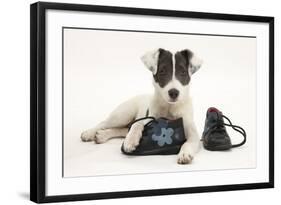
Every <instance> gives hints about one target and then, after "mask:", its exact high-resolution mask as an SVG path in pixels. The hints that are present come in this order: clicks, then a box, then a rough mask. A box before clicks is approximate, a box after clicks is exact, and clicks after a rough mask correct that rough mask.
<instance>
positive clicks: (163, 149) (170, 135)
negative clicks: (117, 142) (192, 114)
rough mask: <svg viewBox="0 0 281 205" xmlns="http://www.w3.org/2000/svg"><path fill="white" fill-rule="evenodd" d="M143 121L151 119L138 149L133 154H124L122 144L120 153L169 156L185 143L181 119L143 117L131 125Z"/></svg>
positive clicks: (145, 127)
mask: <svg viewBox="0 0 281 205" xmlns="http://www.w3.org/2000/svg"><path fill="white" fill-rule="evenodd" d="M144 119H151V121H150V122H148V123H147V124H146V125H145V126H144V130H143V132H142V138H141V140H140V143H139V145H138V147H137V148H136V149H135V150H134V151H133V152H126V151H125V150H124V147H123V144H122V147H121V151H122V152H123V153H124V154H127V155H171V154H177V153H178V152H179V151H180V148H181V145H182V144H183V143H184V142H185V141H186V138H185V135H184V129H183V124H182V118H179V119H177V120H168V119H165V118H159V119H155V118H154V117H144V118H140V119H137V120H135V121H134V122H133V123H135V122H138V121H140V120H144ZM133 123H132V124H133ZM132 124H131V125H132ZM129 129H130V128H129Z"/></svg>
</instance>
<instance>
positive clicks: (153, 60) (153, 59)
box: [141, 49, 160, 75]
mask: <svg viewBox="0 0 281 205" xmlns="http://www.w3.org/2000/svg"><path fill="white" fill-rule="evenodd" d="M159 53H160V49H156V50H153V51H149V52H147V53H145V54H144V55H143V56H142V57H141V60H142V62H143V63H144V65H145V66H146V67H147V68H148V69H149V70H150V71H151V72H152V73H153V75H155V74H156V73H157V64H158V57H159Z"/></svg>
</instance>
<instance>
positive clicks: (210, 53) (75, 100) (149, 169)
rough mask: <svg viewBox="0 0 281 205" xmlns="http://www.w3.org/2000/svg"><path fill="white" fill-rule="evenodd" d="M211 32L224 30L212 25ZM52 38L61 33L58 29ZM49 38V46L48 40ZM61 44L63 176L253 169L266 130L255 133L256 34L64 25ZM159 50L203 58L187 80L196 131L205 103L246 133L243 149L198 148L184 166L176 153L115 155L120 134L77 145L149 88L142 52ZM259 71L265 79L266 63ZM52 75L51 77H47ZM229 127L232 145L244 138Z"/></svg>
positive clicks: (149, 77)
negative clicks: (88, 131) (83, 135)
mask: <svg viewBox="0 0 281 205" xmlns="http://www.w3.org/2000/svg"><path fill="white" fill-rule="evenodd" d="M115 18H116V17H115ZM55 19H56V21H58V18H55ZM127 19H128V18H127ZM133 21H134V22H135V21H136V19H135V18H134V19H133ZM49 22H51V20H49ZM91 22H94V20H92V21H91ZM126 22H128V20H127V21H126ZM70 23H71V21H70ZM165 23H166V24H168V23H167V20H166V21H165ZM50 24H51V23H50ZM128 24H130V23H129V22H128ZM147 24H148V23H145V26H146V25H147ZM178 24H179V23H178ZM209 24H210V22H209V23H208V25H209ZM65 25H67V24H65ZM157 25H159V23H158V24H157ZM169 25H170V24H169ZM113 26H117V25H116V24H114V25H113ZM250 26H251V25H250ZM159 27H160V26H159ZM170 27H171V26H170ZM179 27H180V28H182V27H183V26H179ZM186 27H187V28H188V29H189V30H192V31H193V28H190V26H188V25H187V26H186ZM199 27H200V28H201V27H203V26H199ZM213 27H215V26H213ZM232 27H233V26H232ZM238 27H239V25H238ZM177 28H178V27H177ZM251 28H252V29H251V32H253V30H254V28H253V27H251ZM143 29H146V27H143ZM155 29H158V28H155ZM169 29H175V28H169ZM206 29H207V32H208V28H206ZM265 29H267V28H265ZM168 31H169V30H168ZM182 32H184V31H182ZM216 32H221V30H219V28H218V27H217V28H216ZM222 32H225V30H222ZM245 33H247V32H245ZM57 35H58V36H60V35H61V30H59V32H58V34H57ZM258 39H262V38H259V37H258ZM48 42H49V43H50V45H52V42H51V40H49V41H48ZM64 42H65V48H64V157H65V158H64V160H65V161H64V164H65V166H64V171H65V173H64V176H66V177H77V176H96V175H109V174H110V175H118V174H127V173H128V174H136V173H153V172H176V171H193V170H213V169H216V170H218V169H239V168H256V139H264V135H263V134H262V135H259V136H260V137H258V136H257V135H256V119H257V117H256V116H257V114H256V110H257V106H256V102H257V100H256V83H257V81H256V78H257V70H258V69H257V68H256V62H257V57H256V54H257V53H256V44H258V45H259V46H261V45H260V44H261V42H258V41H257V39H256V38H245V37H244V38H242V37H222V36H206V35H204V36H202V35H183V34H159V33H157V34H155V33H140V32H120V31H119V32H118V31H97V30H84V29H82V30H81V29H65V30H64ZM158 47H163V48H165V49H168V50H172V51H174V50H183V49H186V48H188V49H191V50H192V51H193V52H195V54H196V53H197V55H198V56H199V57H200V58H202V59H203V61H204V63H203V65H202V68H201V69H200V70H199V71H198V72H197V73H196V74H195V75H193V76H192V81H191V96H192V98H193V104H194V116H195V124H196V126H197V129H198V132H199V133H200V134H201V133H202V131H203V129H204V127H203V126H204V122H205V116H206V110H207V108H208V107H210V106H215V107H217V108H218V109H221V110H222V111H223V112H224V114H225V115H226V116H228V117H230V119H231V120H232V122H233V123H234V124H237V123H238V124H239V125H240V126H242V127H243V128H244V129H245V130H246V132H247V143H246V144H245V145H244V146H243V147H240V148H237V149H233V150H231V151H230V152H208V151H206V150H204V149H202V150H201V151H200V152H199V154H198V155H197V156H196V157H195V160H194V161H193V163H192V164H190V165H187V166H181V165H178V164H177V163H176V157H177V156H176V155H174V156H165V157H163V156H150V157H147V156H145V157H136V158H130V157H129V158H128V157H126V156H124V155H123V154H121V152H120V144H121V143H122V140H121V139H116V140H110V141H109V142H107V143H105V144H103V145H96V144H94V143H84V142H81V140H80V134H81V132H82V131H83V130H86V129H89V128H92V127H93V126H95V125H96V124H98V123H99V122H100V121H102V120H104V119H105V118H106V117H107V115H108V114H109V113H110V112H111V111H112V110H113V109H115V108H116V107H117V105H119V104H120V103H122V102H123V101H125V100H128V99H129V98H132V97H133V96H135V95H140V94H144V93H145V94H146V93H150V94H151V93H153V90H154V88H153V85H152V73H151V72H150V71H149V70H148V69H146V67H145V65H144V64H143V63H142V62H141V60H140V57H141V56H142V55H144V53H145V52H147V51H150V50H152V49H156V48H158ZM53 50H54V49H50V52H51V53H54V52H53ZM262 51H263V50H262ZM51 55H52V54H51ZM54 55H55V56H57V55H56V54H54ZM259 56H261V54H260V55H259ZM263 56H264V55H263ZM50 59H51V57H50ZM260 59H261V58H260ZM50 64H51V63H50ZM50 64H49V65H50ZM57 64H58V65H59V66H58V67H56V66H55V65H53V64H52V65H50V66H49V69H54V70H58V72H60V73H61V71H60V70H61V63H60V62H59V63H57ZM258 64H259V65H260V62H259V63H258ZM267 64H268V63H266V64H265V66H266V65H267ZM260 68H262V69H260V70H261V71H262V72H260V73H262V74H263V76H264V75H265V74H264V69H263V68H264V66H260ZM50 73H51V72H50ZM53 78H54V76H53V75H51V76H50V77H49V78H48V79H53ZM51 83H52V82H50V83H49V84H51ZM259 84H262V83H261V82H260V81H259ZM266 85H267V82H266V83H265V86H266ZM265 86H263V87H265ZM57 89H58V88H57V87H56V90H57ZM259 93H260V96H264V94H261V91H260V92H259ZM50 95H52V92H51V91H50ZM60 99H61V98H59V99H57V101H59V105H61V103H60ZM238 99H239V100H238ZM263 99H264V97H263ZM50 100H51V101H52V102H53V101H56V99H54V100H52V99H50ZM234 102H235V103H234ZM264 106H265V105H264V104H263V105H262V107H264ZM260 116H261V114H260ZM262 118H263V117H262ZM51 121H53V120H51ZM258 127H261V126H258ZM228 132H229V134H230V135H231V138H232V140H233V143H234V144H235V143H238V142H241V140H242V136H241V135H239V134H237V133H235V132H233V130H231V129H229V130H228ZM60 133H61V131H59V136H60ZM258 133H260V132H258ZM266 134H267V133H266ZM52 135H54V136H58V135H56V134H52ZM56 138H57V137H56ZM260 143H261V142H260ZM53 144H54V143H52V144H50V147H51V150H52V152H54V146H53ZM55 144H58V143H55ZM262 144H263V145H266V143H262ZM56 157H57V155H56ZM51 160H52V159H51V158H50V161H51ZM155 162H157V163H155ZM192 176H193V177H194V175H192Z"/></svg>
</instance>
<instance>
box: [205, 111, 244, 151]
mask: <svg viewBox="0 0 281 205" xmlns="http://www.w3.org/2000/svg"><path fill="white" fill-rule="evenodd" d="M216 114H217V121H216V122H217V123H216V124H214V125H213V126H212V127H211V128H210V132H214V131H224V126H228V127H231V128H232V129H233V130H235V131H237V132H239V133H240V134H241V135H242V136H243V140H242V142H240V143H238V144H233V145H232V146H231V147H232V148H234V147H240V146H242V145H243V144H245V143H246V131H245V130H244V129H243V128H242V127H240V126H238V125H233V124H232V122H231V121H230V119H229V118H228V117H226V116H225V115H222V114H221V116H222V119H219V114H218V112H216ZM223 119H225V120H227V121H228V123H229V124H226V123H224V121H223Z"/></svg>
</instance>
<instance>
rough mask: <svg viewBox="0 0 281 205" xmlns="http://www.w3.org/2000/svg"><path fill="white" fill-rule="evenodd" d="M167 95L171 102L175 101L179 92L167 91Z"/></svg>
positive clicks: (174, 90) (175, 90)
mask: <svg viewBox="0 0 281 205" xmlns="http://www.w3.org/2000/svg"><path fill="white" fill-rule="evenodd" d="M168 94H169V96H170V98H171V99H172V100H176V99H177V97H178V96H179V94H180V92H179V91H178V90H177V89H175V88H173V89H170V90H169V91H168Z"/></svg>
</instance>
